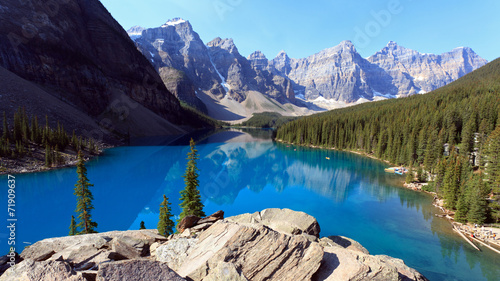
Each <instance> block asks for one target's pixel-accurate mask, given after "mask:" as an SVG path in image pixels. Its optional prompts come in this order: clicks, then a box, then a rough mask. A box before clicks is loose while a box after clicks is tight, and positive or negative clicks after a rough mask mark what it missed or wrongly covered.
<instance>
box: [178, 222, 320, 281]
mask: <svg viewBox="0 0 500 281" xmlns="http://www.w3.org/2000/svg"><path fill="white" fill-rule="evenodd" d="M322 259H323V250H322V248H321V246H320V245H319V244H318V243H314V242H310V241H309V240H308V239H307V238H305V237H304V236H292V235H287V234H284V233H280V232H277V231H274V230H272V229H270V228H268V227H266V226H264V225H260V224H256V225H255V224H253V225H252V224H238V223H234V222H227V221H219V222H217V223H215V224H214V225H213V226H211V227H210V228H209V229H207V230H206V231H205V232H203V233H202V234H201V235H200V236H199V240H198V242H197V243H196V245H195V246H194V247H193V248H192V249H190V252H189V253H188V256H187V258H186V259H185V260H184V263H183V265H182V266H181V267H180V268H179V269H178V271H177V272H178V273H179V275H181V276H183V277H186V278H189V279H192V280H204V278H205V277H206V276H207V273H210V272H211V270H212V269H214V268H217V267H218V265H219V263H220V262H229V263H232V264H234V265H235V267H236V268H238V269H240V270H241V272H242V273H243V276H245V278H247V279H249V280H293V279H296V280H310V279H311V277H312V276H313V274H314V273H315V272H316V271H317V270H318V268H319V267H320V265H321V260H322Z"/></svg>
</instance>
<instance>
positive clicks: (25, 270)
mask: <svg viewBox="0 0 500 281" xmlns="http://www.w3.org/2000/svg"><path fill="white" fill-rule="evenodd" d="M0 280H5V281H7V280H9V281H31V280H44V281H63V280H68V281H86V280H87V279H85V278H84V277H83V276H82V275H81V274H77V273H76V272H75V271H74V270H73V269H72V268H71V266H70V264H68V263H66V262H63V261H40V262H35V261H33V260H30V259H28V260H24V261H23V262H21V263H19V264H17V265H15V266H13V267H12V268H10V269H8V270H7V271H6V272H5V273H4V274H2V276H1V277H0Z"/></svg>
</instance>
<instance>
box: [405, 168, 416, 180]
mask: <svg viewBox="0 0 500 281" xmlns="http://www.w3.org/2000/svg"><path fill="white" fill-rule="evenodd" d="M413 177H414V174H413V167H412V166H410V169H409V170H408V173H406V183H412V182H413Z"/></svg>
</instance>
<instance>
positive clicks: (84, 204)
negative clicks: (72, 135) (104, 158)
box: [74, 151, 97, 234]
mask: <svg viewBox="0 0 500 281" xmlns="http://www.w3.org/2000/svg"><path fill="white" fill-rule="evenodd" d="M76 173H77V174H78V181H77V182H76V184H75V192H74V194H75V195H76V198H77V203H76V210H75V212H76V213H77V214H78V219H79V223H78V224H77V225H76V226H77V227H78V228H79V229H81V230H82V231H80V232H79V233H78V234H88V233H96V232H97V231H96V230H95V229H96V228H97V223H96V222H93V221H92V216H91V211H92V210H93V209H94V206H93V205H92V200H94V196H93V195H92V192H90V189H89V187H91V186H94V185H93V184H91V183H90V182H89V179H88V178H87V168H85V161H84V159H83V153H82V152H81V151H79V152H78V164H77V165H76Z"/></svg>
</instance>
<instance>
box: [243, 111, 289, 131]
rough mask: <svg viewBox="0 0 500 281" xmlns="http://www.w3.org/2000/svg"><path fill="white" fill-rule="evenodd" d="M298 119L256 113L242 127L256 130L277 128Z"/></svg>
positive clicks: (274, 113) (272, 113)
mask: <svg viewBox="0 0 500 281" xmlns="http://www.w3.org/2000/svg"><path fill="white" fill-rule="evenodd" d="M295 119H297V117H292V116H283V115H281V114H279V113H277V112H262V113H254V114H253V116H252V117H251V118H250V119H248V120H247V121H245V122H242V123H241V126H247V127H256V128H277V127H279V126H281V125H283V124H285V123H286V122H290V121H292V120H295Z"/></svg>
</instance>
